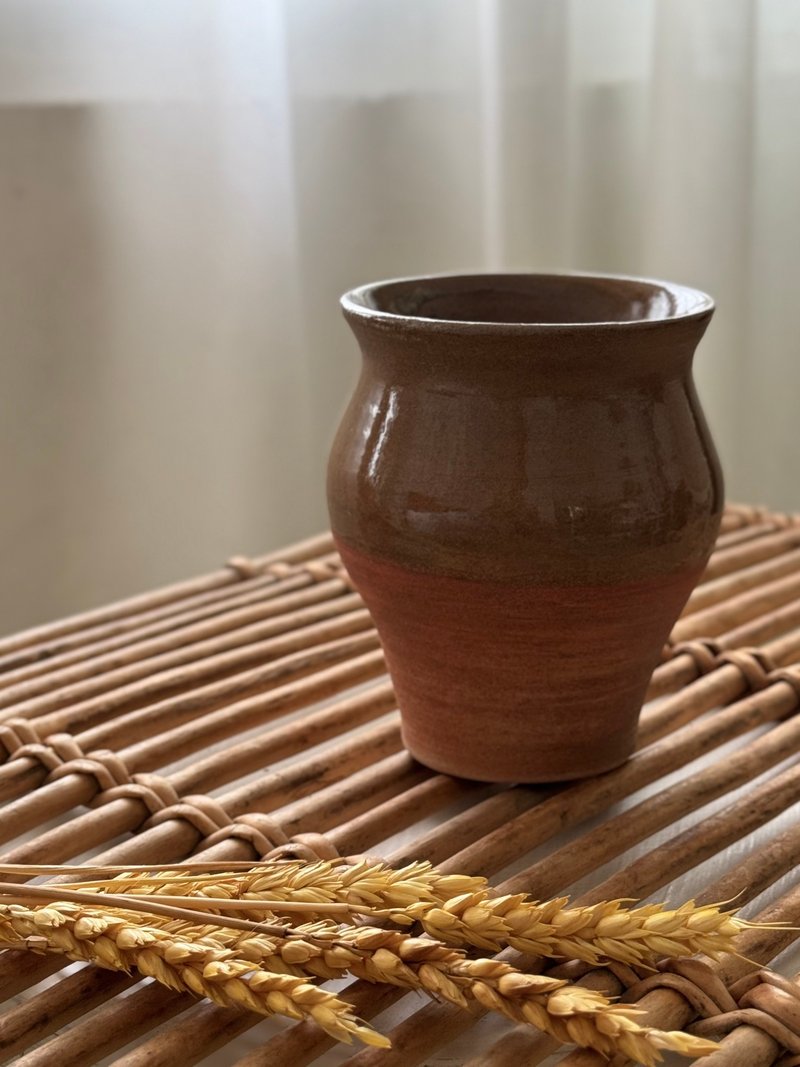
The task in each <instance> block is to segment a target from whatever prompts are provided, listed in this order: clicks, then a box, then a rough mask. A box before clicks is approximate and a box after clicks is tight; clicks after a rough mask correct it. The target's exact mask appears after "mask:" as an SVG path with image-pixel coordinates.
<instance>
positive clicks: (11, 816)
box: [0, 682, 395, 843]
mask: <svg viewBox="0 0 800 1067" xmlns="http://www.w3.org/2000/svg"><path fill="white" fill-rule="evenodd" d="M394 706H395V700H394V692H393V690H392V687H391V685H390V684H389V683H388V682H384V683H379V684H377V685H373V686H371V687H370V688H369V689H368V690H367V691H366V692H363V693H358V694H356V695H355V696H348V697H345V698H344V699H342V700H337V701H335V702H334V703H332V704H329V705H325V706H323V707H322V708H320V710H319V711H316V712H310V713H309V714H308V715H306V716H303V717H302V718H300V719H293V720H291V721H289V722H287V723H279V724H278V725H276V726H273V727H271V728H269V729H267V730H265V731H264V732H263V733H261V734H259V735H258V736H257V737H254V738H252V739H250V740H248V741H243V742H239V743H238V744H236V745H232V746H228V747H226V749H225V750H224V751H223V752H216V753H213V754H212V755H209V756H206V757H204V758H201V759H198V760H195V761H193V762H192V763H191V765H190V766H189V767H186V768H184V769H183V770H182V771H181V772H180V777H179V778H178V779H177V784H176V781H175V779H174V778H173V779H170V781H171V782H172V785H173V786H175V787H176V788H177V786H180V792H182V793H188V792H197V791H199V790H201V789H202V790H204V791H208V790H209V789H211V788H212V787H216V786H218V785H221V784H223V783H224V782H226V781H228V780H231V779H232V778H234V777H239V776H241V775H242V774H246V773H250V772H252V771H253V770H257V769H259V768H260V767H266V766H269V764H271V763H276V762H278V761H279V760H283V759H286V758H287V757H288V756H292V755H296V754H298V753H300V752H303V751H304V750H306V749H310V748H312V747H314V746H315V745H318V744H322V743H323V742H325V741H328V740H330V739H332V738H334V737H337V736H338V735H339V734H340V733H343V732H344V731H345V730H350V729H353V728H355V727H357V726H360V725H362V724H363V723H365V722H369V721H372V720H373V719H376V718H377V717H378V716H380V715H384V714H385V713H386V712H388V711H391V710H392V708H393V707H394ZM96 793H97V783H96V782H95V781H94V780H93V778H92V777H91V776H90V775H85V774H69V775H65V776H64V777H62V778H58V779H56V780H55V781H53V782H49V783H47V784H46V785H43V786H40V787H39V788H38V789H36V790H34V791H33V792H30V793H27V794H26V795H25V796H23V797H21V798H20V799H19V800H16V801H13V802H12V803H10V804H8V805H6V807H5V808H4V819H3V821H2V824H1V825H0V843H5V842H7V841H9V840H12V839H13V838H14V837H16V836H18V835H19V834H23V833H27V832H28V831H30V830H33V829H35V828H36V827H37V826H40V825H41V824H42V823H44V822H47V821H49V820H50V819H53V818H55V817H56V816H58V815H63V814H66V813H67V812H68V811H69V810H70V809H71V808H74V807H76V806H78V805H79V804H88V803H89V802H90V801H91V800H92V798H93V797H94V796H95V795H96Z"/></svg>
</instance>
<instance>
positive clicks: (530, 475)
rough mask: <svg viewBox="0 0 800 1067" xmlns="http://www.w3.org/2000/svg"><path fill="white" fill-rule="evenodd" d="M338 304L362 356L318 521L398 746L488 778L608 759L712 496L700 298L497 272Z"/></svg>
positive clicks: (710, 531) (566, 774)
mask: <svg viewBox="0 0 800 1067" xmlns="http://www.w3.org/2000/svg"><path fill="white" fill-rule="evenodd" d="M343 303H344V308H345V314H346V317H347V319H348V321H349V322H350V325H351V327H352V328H353V331H354V332H355V334H356V337H357V338H358V341H359V344H360V346H361V350H362V353H363V357H364V359H363V369H362V374H361V378H360V381H359V384H358V387H357V389H356V391H355V394H354V396H353V399H352V401H351V404H350V406H349V408H348V411H347V413H346V415H345V417H344V420H343V422H342V425H341V427H340V430H339V433H338V435H337V438H336V441H335V443H334V447H333V451H332V454H331V461H330V467H329V482H328V495H329V506H330V513H331V522H332V526H333V531H334V535H335V537H336V539H337V543H338V545H339V547H340V549H341V551H342V554H343V556H344V559H345V563H346V565H347V566H348V569H349V570H350V572H351V575H352V577H353V580H354V582H355V584H356V586H357V587H358V588H359V590H360V591H361V593H362V595H363V597H364V599H365V601H366V603H367V605H368V607H369V608H370V610H371V611H372V613H373V615H374V617H375V620H376V623H377V626H378V629H379V632H380V635H381V639H382V641H383V644H384V648H385V650H386V655H387V660H388V663H389V668H390V670H391V673H392V677H393V679H394V681H395V685H396V688H397V694H398V700H399V703H400V707H401V711H402V712H403V722H404V734H405V738H406V742H407V744H408V747H409V748H410V750H411V751H412V752H413V753H414V754H415V755H416V756H418V757H419V758H420V759H421V760H423V762H425V763H427V764H429V765H430V766H432V767H435V768H436V769H439V770H444V771H447V772H448V773H452V774H461V775H464V776H469V777H475V778H484V779H489V780H499V781H512V780H513V781H544V780H552V779H556V778H558V779H561V778H570V777H578V776H582V775H586V774H590V773H594V772H597V771H600V770H605V769H607V768H609V767H611V766H614V765H615V764H618V763H620V762H621V761H622V760H624V759H625V758H626V756H627V755H628V754H629V753H630V751H631V747H632V744H633V736H634V731H635V724H636V718H637V715H638V711H639V708H640V706H641V702H642V699H643V695H644V691H645V688H646V684H647V679H648V677H649V674H650V671H651V670H652V668H653V667H654V665H655V663H656V662H657V660H658V656H659V652H660V649H661V647H662V645H663V643H664V640H665V639H666V637H667V635H668V634H669V631H670V629H671V626H672V624H673V622H674V620H675V619H676V617H677V615H678V614H679V612H680V609H681V607H682V606H683V603H684V602H685V600H686V598H687V596H688V594H689V592H690V590H691V588H692V585H693V583H694V582H695V581H696V579H697V576H698V575H699V573H700V571H701V570H702V568H703V566H704V564H705V561H706V559H707V558H708V554H709V552H710V550H711V546H712V545H713V542H714V538H715V536H716V532H717V529H718V524H719V517H720V514H721V508H722V484H721V475H720V472H719V466H718V463H717V459H716V455H715V453H714V449H713V445H712V444H711V441H710V438H709V435H708V432H707V429H706V426H705V423H704V420H703V417H702V414H701V412H700V408H699V405H698V402H697V398H696V395H695V392H694V388H693V385H692V380H691V361H692V355H693V352H694V349H695V346H696V345H697V342H698V341H699V339H700V337H701V336H702V334H703V331H704V330H705V327H706V325H707V323H708V320H709V318H710V316H711V312H712V304H711V301H710V300H709V299H708V298H707V297H705V295H704V294H702V293H698V292H696V291H695V290H691V289H685V288H683V287H680V286H671V285H668V284H666V283H656V282H646V281H641V280H637V279H623V278H610V277H597V278H595V277H587V276H575V275H505V276H456V277H449V278H423V279H410V280H407V281H400V282H390V283H380V284H378V285H375V286H368V287H365V288H364V289H361V290H356V291H354V292H353V293H351V294H348V296H347V297H345V299H344V301H343ZM428 316H431V317H428ZM530 320H533V321H530Z"/></svg>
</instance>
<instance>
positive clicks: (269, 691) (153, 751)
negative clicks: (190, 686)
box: [0, 627, 382, 801]
mask: <svg viewBox="0 0 800 1067" xmlns="http://www.w3.org/2000/svg"><path fill="white" fill-rule="evenodd" d="M347 629H349V627H347V628H345V630H346V631H347ZM321 636H325V637H329V634H328V633H326V634H324V635H321ZM377 647H378V641H377V637H376V635H375V633H374V631H372V630H367V631H363V630H360V629H358V628H356V629H354V631H353V632H352V633H351V634H348V633H347V632H346V633H345V636H344V637H339V638H334V639H333V640H327V641H323V642H321V643H319V644H312V645H311V646H310V647H309V648H308V649H306V651H304V652H295V653H291V654H289V655H288V656H284V657H280V658H278V659H275V660H271V661H270V662H268V663H267V664H266V665H265V666H264V667H257V668H254V669H252V670H250V671H248V672H244V673H240V674H237V675H234V676H232V677H230V678H228V679H225V680H223V681H222V682H220V683H218V684H217V685H213V686H204V687H201V689H200V690H199V691H198V690H192V691H191V693H189V694H183V695H182V696H180V697H175V698H172V699H171V700H169V701H163V702H161V703H159V704H156V705H150V707H149V708H146V709H143V710H144V711H145V713H146V712H147V711H150V712H151V717H152V725H153V726H155V725H156V723H158V722H159V721H160V722H162V723H164V722H166V723H168V724H169V729H170V738H171V741H172V744H173V748H174V747H175V746H176V745H177V744H179V743H183V744H185V743H189V744H191V743H192V740H193V739H197V738H198V737H199V736H200V735H201V733H202V731H203V729H204V723H205V722H206V720H208V717H209V716H210V715H211V714H214V713H217V712H219V711H224V710H226V709H227V710H230V709H233V714H234V715H238V714H239V713H240V712H241V710H242V707H243V706H245V705H246V706H247V708H248V709H251V710H252V708H253V707H254V706H262V705H264V704H265V703H268V702H269V699H270V696H272V695H274V694H275V693H276V692H278V693H279V694H281V693H284V692H285V690H286V687H287V686H291V685H297V684H298V683H300V682H302V681H303V680H304V679H307V678H309V677H313V674H314V672H319V671H320V669H321V668H324V667H326V666H328V665H331V664H337V663H342V662H347V661H348V660H349V659H350V658H351V657H352V656H353V655H357V654H359V653H368V652H370V651H371V650H374V649H376V648H377ZM375 662H376V664H377V665H378V666H380V664H381V662H382V661H381V660H380V658H379V657H376V659H375ZM278 683H281V684H280V685H279V684H278ZM221 692H224V693H226V695H227V696H228V698H238V699H234V702H233V703H232V704H231V703H226V702H225V701H224V700H222V699H221V697H220V693H221ZM273 703H274V701H273ZM278 707H280V701H278ZM143 725H144V722H143V720H142V719H137V721H136V722H135V724H134V730H133V731H132V733H133V738H134V739H135V738H136V737H137V736H139V737H140V736H141V728H142V727H143ZM136 727H138V729H137V728H136ZM127 733H128V731H127V729H126V723H124V722H123V723H122V729H121V730H120V734H121V737H120V739H122V737H124V736H125V735H126V734H127ZM93 735H94V736H96V734H95V731H82V732H80V733H77V734H75V735H73V736H74V740H75V742H76V743H77V745H79V746H80V747H81V748H82V749H83V751H84V752H86V753H91V752H92V751H93V749H94V747H95V746H94V745H93V744H92V738H93ZM116 747H117V751H118V754H119V756H120V758H121V759H122V760H123V761H124V763H125V765H126V767H127V769H128V770H129V771H145V770H154V769H156V768H157V767H160V766H163V765H164V764H165V763H166V762H169V758H170V755H169V754H170V751H171V749H170V748H169V746H168V745H165V744H164V743H163V740H162V738H160V737H159V736H158V735H155V736H154V737H150V736H148V737H146V738H145V739H143V740H140V741H138V742H137V741H135V740H132V743H130V744H128V745H126V746H125V747H122V748H120V746H116ZM61 773H63V772H59V776H60V774H61ZM49 775H50V768H49V767H48V766H45V764H44V762H43V761H42V760H41V759H39V758H38V757H36V756H35V755H26V754H24V750H23V753H22V754H19V755H17V754H15V755H14V756H13V758H12V759H10V760H8V761H7V762H6V763H5V764H4V765H0V801H2V800H5V801H8V800H11V799H13V798H16V797H19V796H21V795H22V794H23V793H25V792H26V790H30V789H34V788H36V786H38V785H39V783H41V782H43V781H44V780H45V779H47V777H48V776H49ZM84 777H85V775H84ZM96 789H97V787H96V786H95V789H94V791H95V792H96ZM92 795H93V793H89V794H88V796H89V797H91V796H92Z"/></svg>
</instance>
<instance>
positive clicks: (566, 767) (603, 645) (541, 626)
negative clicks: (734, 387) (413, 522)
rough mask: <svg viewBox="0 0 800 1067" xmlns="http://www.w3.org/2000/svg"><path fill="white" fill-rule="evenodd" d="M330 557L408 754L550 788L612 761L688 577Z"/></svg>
mask: <svg viewBox="0 0 800 1067" xmlns="http://www.w3.org/2000/svg"><path fill="white" fill-rule="evenodd" d="M337 546H338V548H339V550H340V552H341V554H342V558H343V561H344V563H345V566H346V567H347V569H348V571H349V573H350V575H351V577H352V579H353V582H354V583H355V585H356V587H357V588H358V590H359V592H360V593H361V595H362V596H363V598H364V601H365V602H366V604H367V607H368V608H369V609H370V611H371V613H372V615H373V618H374V619H375V622H376V625H377V627H378V631H379V633H380V636H381V640H382V642H383V646H384V651H385V653H386V661H387V664H388V667H389V671H390V673H391V676H392V680H393V682H394V686H395V692H396V694H397V699H398V703H399V706H400V710H401V712H402V717H403V737H404V740H405V743H406V746H407V747H408V749H409V751H410V752H411V753H412V754H413V755H414V756H415V757H416V758H417V759H418V760H419V761H420V762H422V763H424V764H426V765H427V766H429V767H432V768H433V769H434V770H437V771H442V772H444V773H446V774H452V775H457V776H460V777H465V778H476V779H480V780H482V781H495V782H549V781H562V780H565V779H570V778H582V777H586V776H589V775H593V774H598V773H600V772H602V771H606V770H610V769H611V768H613V767H615V766H618V765H619V764H620V763H622V762H624V760H625V759H626V758H627V757H628V756H629V755H630V754H631V752H632V751H633V747H634V741H635V736H636V727H637V722H638V717H639V711H640V708H641V705H642V702H643V700H644V695H645V691H646V688H647V683H648V680H649V678H650V674H651V672H652V670H653V668H654V667H655V666H656V664H657V662H658V658H659V654H660V651H661V648H662V646H663V644H664V641H665V640H666V638H667V637H668V635H669V630H670V628H671V626H672V623H673V621H674V619H675V618H676V617H677V616H678V614H679V613H680V610H681V608H682V607H683V605H684V603H685V602H686V599H687V598H688V596H689V593H690V592H691V590H692V588H693V586H694V585H695V583H696V581H697V579H698V578H699V571H698V570H692V571H691V572H687V571H683V572H679V573H674V574H669V575H663V576H660V577H650V578H648V579H646V580H642V581H636V582H628V583H624V584H619V585H613V586H612V585H603V586H552V585H532V584H526V585H510V584H505V583H497V582H488V581H472V580H466V579H461V578H450V577H441V576H437V575H432V574H423V573H419V572H416V571H412V570H407V569H405V568H403V567H400V566H397V565H396V564H393V563H388V562H386V561H383V560H379V559H376V558H374V557H370V556H367V555H365V554H364V553H362V552H359V551H357V550H355V549H353V548H352V547H350V546H349V545H347V544H345V543H343V542H342V541H341V539H337Z"/></svg>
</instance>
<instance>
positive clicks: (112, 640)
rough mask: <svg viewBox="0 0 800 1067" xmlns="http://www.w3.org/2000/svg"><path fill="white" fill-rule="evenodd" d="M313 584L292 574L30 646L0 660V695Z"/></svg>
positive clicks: (307, 576)
mask: <svg viewBox="0 0 800 1067" xmlns="http://www.w3.org/2000/svg"><path fill="white" fill-rule="evenodd" d="M314 581H315V578H314V577H313V576H312V575H311V573H310V572H309V571H307V570H298V571H295V572H294V573H292V574H288V575H286V577H284V578H278V577H276V576H275V575H274V574H267V575H264V576H263V577H261V578H252V579H250V580H249V581H243V582H237V583H236V584H235V585H232V586H224V587H223V588H221V589H216V590H213V591H212V592H210V593H205V594H202V595H200V596H197V597H190V598H187V599H186V600H182V601H178V602H176V603H174V604H170V605H167V606H166V607H163V608H157V609H155V610H153V611H148V612H143V613H142V614H141V615H137V616H135V617H133V618H131V619H123V620H121V621H120V622H119V623H116V624H111V625H106V626H98V627H94V628H93V629H89V630H80V631H78V632H77V633H75V634H72V635H70V636H68V637H64V638H62V639H61V640H60V641H59V642H58V643H57V644H55V645H50V646H38V647H37V646H33V647H31V648H30V649H29V650H28V651H27V652H26V653H21V652H16V653H12V654H11V656H10V657H7V658H6V659H5V660H0V690H2V689H3V688H6V687H8V686H11V685H16V684H17V683H18V682H23V681H26V680H28V679H30V678H37V677H40V676H41V675H43V674H50V673H51V672H53V671H56V670H60V669H61V668H62V667H68V666H71V665H72V664H74V663H80V662H81V661H82V660H85V659H89V658H90V657H95V656H99V655H101V654H102V653H107V652H112V651H114V650H115V649H118V648H125V647H127V646H128V645H129V644H132V643H134V642H139V641H143V640H144V639H145V638H148V637H156V636H159V635H161V634H164V633H168V632H169V631H170V630H179V629H180V628H181V627H183V626H186V625H188V624H189V623H192V622H199V621H201V620H204V619H209V618H212V617H213V616H214V615H220V614H222V613H224V612H226V611H230V610H232V609H234V608H237V607H245V606H246V605H249V604H254V603H257V602H259V601H262V600H266V599H270V598H272V597H276V596H281V595H283V594H284V593H290V592H294V591H295V590H298V589H304V588H305V587H307V586H309V585H311V583H312V582H314Z"/></svg>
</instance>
